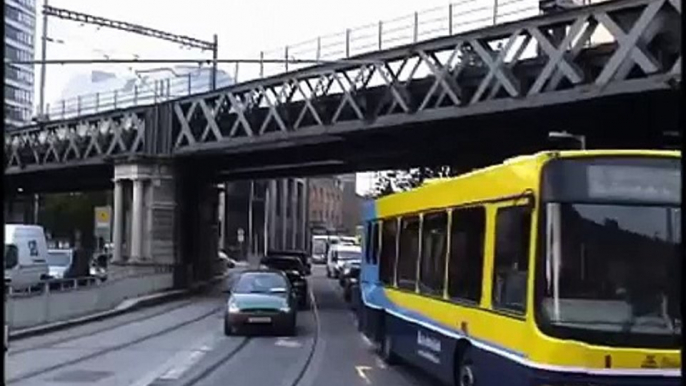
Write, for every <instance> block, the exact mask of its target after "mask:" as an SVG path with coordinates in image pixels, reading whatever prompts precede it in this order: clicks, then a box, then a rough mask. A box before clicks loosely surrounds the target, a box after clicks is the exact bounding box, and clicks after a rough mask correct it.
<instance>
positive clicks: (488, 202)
mask: <svg viewBox="0 0 686 386" xmlns="http://www.w3.org/2000/svg"><path fill="white" fill-rule="evenodd" d="M364 220H365V241H364V254H363V255H364V257H363V261H362V266H361V273H360V282H361V290H360V292H361V295H360V296H361V300H362V304H363V307H361V309H360V311H359V312H360V314H359V317H360V326H361V329H362V330H363V332H364V334H365V335H366V336H367V337H369V338H370V340H372V341H374V342H376V343H377V344H378V346H379V349H380V352H381V355H382V357H383V358H384V359H385V360H386V361H388V362H389V363H392V362H393V361H394V360H395V359H396V358H398V357H400V358H402V359H403V360H405V361H407V362H410V363H413V364H415V365H417V366H419V367H421V368H423V369H425V370H426V371H428V372H430V373H432V374H435V375H436V376H438V377H439V378H440V379H441V380H443V381H445V382H446V383H449V384H456V385H460V386H471V385H478V386H502V385H508V386H534V385H536V386H545V385H588V384H593V385H623V386H627V385H642V386H650V385H678V384H680V382H681V381H680V379H681V357H680V349H681V347H682V342H681V323H682V322H681V296H680V293H681V291H680V286H681V269H680V268H679V267H680V261H681V259H682V255H681V153H680V152H674V151H648V150H645V151H628V150H627V151H624V150H622V151H620V150H616V151H614V150H602V151H601V150H589V151H561V152H542V153H538V154H535V155H531V156H523V157H517V158H514V159H511V160H508V161H506V162H504V163H503V164H499V165H495V166H492V167H488V168H485V169H481V170H477V171H473V172H470V173H468V174H465V175H462V176H458V177H454V178H450V179H445V180H444V181H441V182H435V183H432V184H427V185H426V186H422V187H419V188H417V189H415V190H412V191H408V192H402V193H397V194H393V195H390V196H386V197H382V198H380V199H378V200H376V201H375V202H373V203H371V204H370V205H368V206H367V207H366V208H365V213H364Z"/></svg>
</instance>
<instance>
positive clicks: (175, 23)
mask: <svg viewBox="0 0 686 386" xmlns="http://www.w3.org/2000/svg"><path fill="white" fill-rule="evenodd" d="M43 1H44V0H36V3H37V5H36V7H37V10H40V9H41V8H42V3H43ZM523 1H525V0H523ZM473 2H474V3H477V2H479V3H488V4H489V5H490V4H491V3H492V0H473ZM49 4H50V5H51V6H54V7H57V8H64V9H69V10H72V11H78V12H83V13H87V14H92V15H96V16H102V17H106V18H110V19H115V20H123V21H128V22H131V23H135V24H140V25H144V26H146V27H150V28H156V29H160V30H163V31H167V32H171V33H175V34H180V35H186V36H191V37H195V38H198V39H203V40H207V41H211V40H212V35H213V34H215V33H216V34H217V35H218V40H219V54H218V56H219V58H220V59H222V58H224V59H228V58H249V59H257V58H259V53H260V51H265V52H268V54H267V56H268V57H269V56H270V55H269V53H271V56H272V57H275V56H277V55H278V58H282V57H283V55H282V53H283V47H284V46H286V45H289V46H292V45H294V44H296V43H299V42H303V41H308V40H312V39H315V38H316V37H317V36H327V35H330V34H335V33H339V34H344V31H345V30H346V28H355V27H359V26H364V25H369V26H370V28H368V29H366V30H364V31H368V32H366V33H369V34H371V35H373V34H374V32H375V31H376V25H378V24H377V23H378V21H379V20H384V25H391V24H390V23H389V24H387V23H386V21H389V20H392V19H396V18H398V17H402V16H410V17H409V18H407V19H403V20H404V21H402V22H398V24H400V23H403V24H404V25H411V23H412V20H413V19H412V17H411V15H412V14H413V13H414V12H415V11H423V10H432V9H433V10H434V11H433V12H429V13H426V15H427V16H426V18H427V19H428V18H430V17H437V16H442V17H445V18H446V19H447V17H446V15H447V13H448V12H447V10H448V4H449V2H448V1H447V0H421V1H418V0H414V1H412V0H373V1H370V0H345V1H333V0H250V1H241V2H238V1H226V0H224V1H221V0H193V1H178V0H177V1H170V0H117V1H104V0H49ZM37 13H38V14H37V15H36V16H37V17H36V24H37V31H36V36H37V37H39V36H40V35H41V34H42V31H43V23H42V15H41V12H40V11H38V12H37ZM421 17H424V16H421ZM421 17H420V18H421ZM361 31H362V30H361ZM363 34H364V33H363V32H360V33H359V34H358V35H363ZM48 37H49V39H51V40H52V41H53V42H52V43H49V44H48V48H47V58H48V59H76V58H79V59H86V58H99V59H102V58H103V57H105V56H109V57H110V58H124V59H132V58H133V57H134V56H138V57H139V58H142V59H144V58H147V59H153V58H155V59H157V58H186V59H197V58H207V59H210V58H211V54H210V53H209V52H201V51H200V50H197V49H190V50H189V49H183V48H181V47H179V45H177V44H174V43H171V42H166V41H162V40H158V39H154V38H149V37H144V36H140V35H136V34H131V33H126V32H123V31H116V30H109V29H105V28H98V27H95V26H92V25H81V24H80V23H76V22H73V21H66V20H61V19H57V18H52V17H51V18H50V19H49V21H48ZM369 39H374V37H373V36H370V37H369ZM39 41H40V40H39V39H38V38H37V42H39ZM308 47H309V49H310V50H308V51H307V52H304V53H296V54H293V55H294V56H298V57H301V58H314V57H313V55H314V53H313V51H312V50H313V47H314V46H313V45H310V46H308ZM293 51H296V50H295V49H292V50H291V53H293ZM35 52H36V57H37V59H38V58H39V57H40V53H41V49H40V46H39V45H37V46H36V50H35ZM241 66H242V67H240V68H239V71H238V79H239V81H240V80H241V78H244V77H247V76H250V74H258V73H259V67H258V66H257V65H243V64H242V65H241ZM153 67H160V65H150V64H148V65H143V64H137V65H129V64H118V65H105V64H102V65H100V64H98V65H53V66H49V67H48V68H47V74H46V96H45V100H46V102H54V101H57V100H59V99H61V96H62V94H63V91H64V89H65V85H66V83H67V82H68V81H69V80H70V79H71V78H73V77H74V76H76V75H78V74H84V73H90V71H92V70H94V69H98V70H103V71H110V72H114V73H117V74H122V75H123V76H131V75H133V73H134V70H140V69H145V68H148V69H149V68H153ZM220 67H222V69H224V70H226V71H228V72H229V73H231V74H233V73H234V71H235V67H234V66H233V65H229V64H226V65H223V66H220ZM39 73H40V71H39V68H36V87H38V84H39V82H38V76H39ZM37 95H38V90H36V96H37ZM35 99H36V100H38V98H37V97H36V98H35ZM369 178H370V176H369V175H367V174H364V175H359V174H358V180H359V181H358V191H359V192H362V191H364V190H366V188H368V187H369V186H370V185H371V181H370V180H369Z"/></svg>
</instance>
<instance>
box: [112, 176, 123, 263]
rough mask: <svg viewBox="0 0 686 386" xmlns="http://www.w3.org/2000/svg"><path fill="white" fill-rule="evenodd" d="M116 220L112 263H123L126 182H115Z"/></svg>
mask: <svg viewBox="0 0 686 386" xmlns="http://www.w3.org/2000/svg"><path fill="white" fill-rule="evenodd" d="M113 210H114V216H113V217H114V219H113V224H112V233H113V234H112V244H114V251H113V253H112V262H113V263H121V262H122V261H124V257H123V255H122V251H123V244H124V181H122V180H114V208H113Z"/></svg>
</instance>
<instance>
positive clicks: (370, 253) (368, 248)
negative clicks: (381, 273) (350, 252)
mask: <svg viewBox="0 0 686 386" xmlns="http://www.w3.org/2000/svg"><path fill="white" fill-rule="evenodd" d="M366 236H367V237H366V238H365V254H364V261H365V262H366V263H368V264H376V261H377V254H378V252H379V223H378V222H373V223H368V224H367V233H366Z"/></svg>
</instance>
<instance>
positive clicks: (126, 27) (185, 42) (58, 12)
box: [40, 0, 218, 110]
mask: <svg viewBox="0 0 686 386" xmlns="http://www.w3.org/2000/svg"><path fill="white" fill-rule="evenodd" d="M48 16H55V17H58V18H60V19H64V20H71V21H76V22H79V23H84V24H93V25H97V26H101V27H106V28H111V29H118V30H120V31H125V32H131V33H135V34H138V35H143V36H148V37H153V38H156V39H161V40H166V41H170V42H172V43H178V44H181V45H182V46H187V47H192V48H199V49H201V50H203V51H205V50H211V51H212V74H211V78H212V79H211V80H212V81H211V83H212V89H213V90H214V89H215V88H216V80H217V63H218V62H217V54H218V43H217V42H218V38H217V34H214V38H213V41H212V42H208V41H204V40H200V39H196V38H193V37H189V36H184V35H176V34H172V33H169V32H165V31H161V30H158V29H154V28H148V27H145V26H142V25H138V24H133V23H129V22H126V21H119V20H112V19H107V18H104V17H100V16H94V15H89V14H85V13H81V12H75V11H70V10H67V9H61V8H55V7H51V6H49V5H48V0H44V4H43V25H44V27H43V53H42V55H43V57H42V62H43V63H45V62H46V58H45V55H46V48H45V45H46V43H47V42H46V41H47V27H46V26H47V20H48ZM42 73H43V74H45V64H44V65H43V70H42ZM44 78H45V75H43V76H42V77H41V102H40V103H41V110H42V106H43V91H42V90H43V88H44V83H45V79H44Z"/></svg>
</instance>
